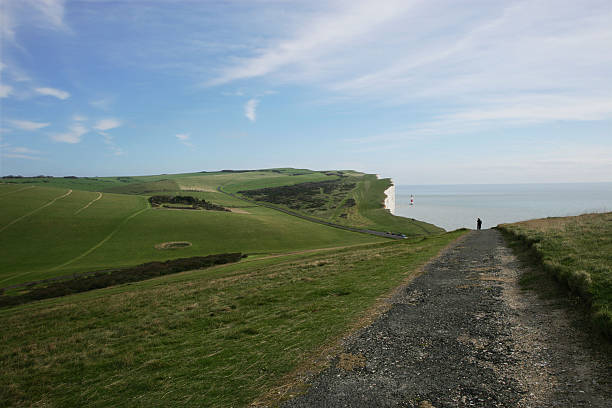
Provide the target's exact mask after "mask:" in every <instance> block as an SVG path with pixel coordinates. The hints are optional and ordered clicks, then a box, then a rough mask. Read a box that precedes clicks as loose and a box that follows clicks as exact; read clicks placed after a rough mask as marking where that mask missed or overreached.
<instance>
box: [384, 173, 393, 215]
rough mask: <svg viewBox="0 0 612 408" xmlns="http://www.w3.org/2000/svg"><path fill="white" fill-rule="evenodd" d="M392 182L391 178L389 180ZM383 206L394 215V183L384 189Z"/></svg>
mask: <svg viewBox="0 0 612 408" xmlns="http://www.w3.org/2000/svg"><path fill="white" fill-rule="evenodd" d="M391 182H392V183H393V180H391ZM385 195H386V197H385V208H386V209H387V210H389V211H390V212H391V214H393V215H395V184H391V187H389V188H388V189H386V190H385Z"/></svg>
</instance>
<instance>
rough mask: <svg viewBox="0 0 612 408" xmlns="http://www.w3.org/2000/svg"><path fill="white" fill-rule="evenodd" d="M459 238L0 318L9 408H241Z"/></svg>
mask: <svg viewBox="0 0 612 408" xmlns="http://www.w3.org/2000/svg"><path fill="white" fill-rule="evenodd" d="M461 234H462V232H454V233H449V234H442V235H436V236H432V237H427V238H418V239H412V240H403V241H387V242H384V243H378V244H368V245H364V246H359V247H353V248H345V249H341V250H328V251H323V252H318V253H311V254H298V255H290V256H283V257H276V258H268V259H259V260H250V261H249V260H248V259H247V260H246V261H243V262H240V263H238V264H232V265H224V266H221V267H215V268H211V269H206V270H202V271H190V272H184V273H180V274H177V275H171V276H165V277H162V278H157V279H152V280H149V281H143V282H139V283H134V284H131V285H122V286H117V287H113V288H107V289H101V290H97V291H92V292H88V293H82V294H78V295H73V296H68V297H65V298H58V299H49V300H45V301H40V302H35V303H32V304H28V305H23V306H19V307H15V308H11V309H4V310H2V311H0V326H1V327H3V330H2V332H1V335H0V336H1V341H2V344H3V347H2V348H1V349H0V364H1V365H2V367H3V375H2V376H0V382H1V383H0V393H1V394H0V400H2V401H4V403H5V404H6V405H9V406H17V407H18V406H33V405H46V406H85V405H87V406H132V405H142V406H174V405H181V406H198V407H200V406H202V407H207V406H208V407H231V406H246V405H247V404H248V403H250V402H251V401H253V400H254V399H255V398H257V397H258V396H261V395H262V394H265V393H266V392H267V391H269V390H270V389H271V388H272V387H274V386H278V385H279V384H280V383H282V382H283V381H284V379H285V378H286V376H287V375H288V374H289V373H291V372H292V371H293V370H295V369H296V368H297V367H298V366H300V365H301V364H304V363H305V362H306V361H308V360H309V359H310V358H311V357H312V356H313V355H314V354H316V352H317V351H318V350H321V348H322V347H324V346H327V345H330V344H332V343H334V342H335V340H336V339H338V338H339V336H341V335H343V334H344V333H346V331H347V330H348V329H349V328H350V327H351V326H352V325H353V324H354V322H355V321H356V320H358V319H359V318H361V317H363V316H364V315H365V314H367V311H368V309H369V308H370V307H371V306H372V305H373V304H374V303H375V302H376V300H377V299H378V298H379V297H380V296H382V295H385V294H387V293H389V292H390V291H391V290H392V289H393V288H395V287H396V286H397V285H398V284H399V283H400V282H401V281H402V280H404V279H405V278H407V277H408V276H410V275H411V274H413V273H414V272H415V271H416V270H417V269H418V268H419V266H421V265H423V264H424V263H425V262H426V261H427V260H428V259H430V258H431V257H433V256H434V255H435V254H437V253H438V252H439V250H440V249H441V248H443V247H444V246H445V245H447V244H448V243H449V242H451V241H452V240H454V239H455V238H457V237H458V236H460V235H461Z"/></svg>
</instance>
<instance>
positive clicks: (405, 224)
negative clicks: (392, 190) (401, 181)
mask: <svg viewBox="0 0 612 408" xmlns="http://www.w3.org/2000/svg"><path fill="white" fill-rule="evenodd" d="M390 186H391V180H390V179H382V180H379V179H378V178H377V177H376V176H375V175H372V174H366V175H364V176H363V177H361V178H360V181H359V184H358V186H357V189H356V191H354V192H353V196H354V198H355V201H356V202H357V206H356V207H357V208H356V209H354V210H353V211H350V212H349V215H348V219H347V221H348V223H350V224H352V225H358V226H362V227H366V228H373V229H382V230H386V231H393V232H403V233H404V234H406V235H423V234H436V233H440V232H442V231H443V229H442V228H439V227H436V226H435V225H433V224H428V223H426V222H422V221H416V220H413V219H411V218H405V217H398V216H394V215H392V214H391V213H390V212H389V211H388V210H385V209H384V206H383V203H382V202H383V200H384V198H385V195H384V191H385V190H386V189H387V188H389V187H390Z"/></svg>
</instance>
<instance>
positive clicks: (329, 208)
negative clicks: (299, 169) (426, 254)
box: [223, 171, 443, 236]
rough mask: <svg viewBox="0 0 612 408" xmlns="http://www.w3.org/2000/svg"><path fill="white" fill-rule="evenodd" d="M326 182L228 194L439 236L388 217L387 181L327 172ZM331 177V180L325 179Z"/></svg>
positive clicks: (243, 187)
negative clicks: (385, 192)
mask: <svg viewBox="0 0 612 408" xmlns="http://www.w3.org/2000/svg"><path fill="white" fill-rule="evenodd" d="M326 175H327V176H328V178H327V179H322V180H316V179H313V180H310V181H308V182H302V183H293V184H288V183H286V182H284V184H282V185H278V186H277V185H270V186H265V187H260V185H261V184H262V183H259V184H255V183H253V184H250V185H249V184H246V183H243V184H240V185H232V186H231V191H230V189H228V188H225V187H224V188H223V191H227V192H233V193H236V192H237V193H238V195H240V196H242V197H244V198H246V199H248V200H252V201H254V202H265V203H266V205H270V204H271V205H273V206H276V207H278V208H282V209H285V210H290V211H294V212H298V213H301V214H304V215H308V216H310V217H315V218H318V219H321V220H324V221H328V222H333V223H336V224H341V225H346V226H351V227H357V228H366V229H373V230H378V231H391V232H401V233H404V234H406V235H408V236H419V235H428V234H436V233H440V232H442V231H443V230H442V229H441V228H438V227H436V226H434V225H432V224H428V223H425V222H421V221H416V220H413V219H409V218H404V217H398V216H394V215H392V214H391V213H390V212H389V211H388V210H386V209H385V208H384V204H383V202H384V199H385V194H384V191H385V190H386V189H387V188H388V187H390V186H391V180H390V179H382V180H380V179H378V178H377V176H376V175H373V174H356V173H353V172H344V171H342V172H336V173H333V172H327V173H326ZM330 176H333V177H334V178H329V177H330Z"/></svg>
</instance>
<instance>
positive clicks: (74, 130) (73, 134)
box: [51, 123, 89, 144]
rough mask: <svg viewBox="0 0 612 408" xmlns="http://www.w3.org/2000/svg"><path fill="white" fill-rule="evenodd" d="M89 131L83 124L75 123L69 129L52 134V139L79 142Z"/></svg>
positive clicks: (62, 141)
mask: <svg viewBox="0 0 612 408" xmlns="http://www.w3.org/2000/svg"><path fill="white" fill-rule="evenodd" d="M88 132H89V129H87V128H86V127H85V126H83V125H81V124H78V123H77V124H73V125H72V126H70V128H69V129H68V131H66V132H63V133H55V134H53V135H51V139H53V140H55V141H56V142H61V143H73V144H74V143H79V142H81V138H82V137H83V136H84V135H85V134H87V133H88Z"/></svg>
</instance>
